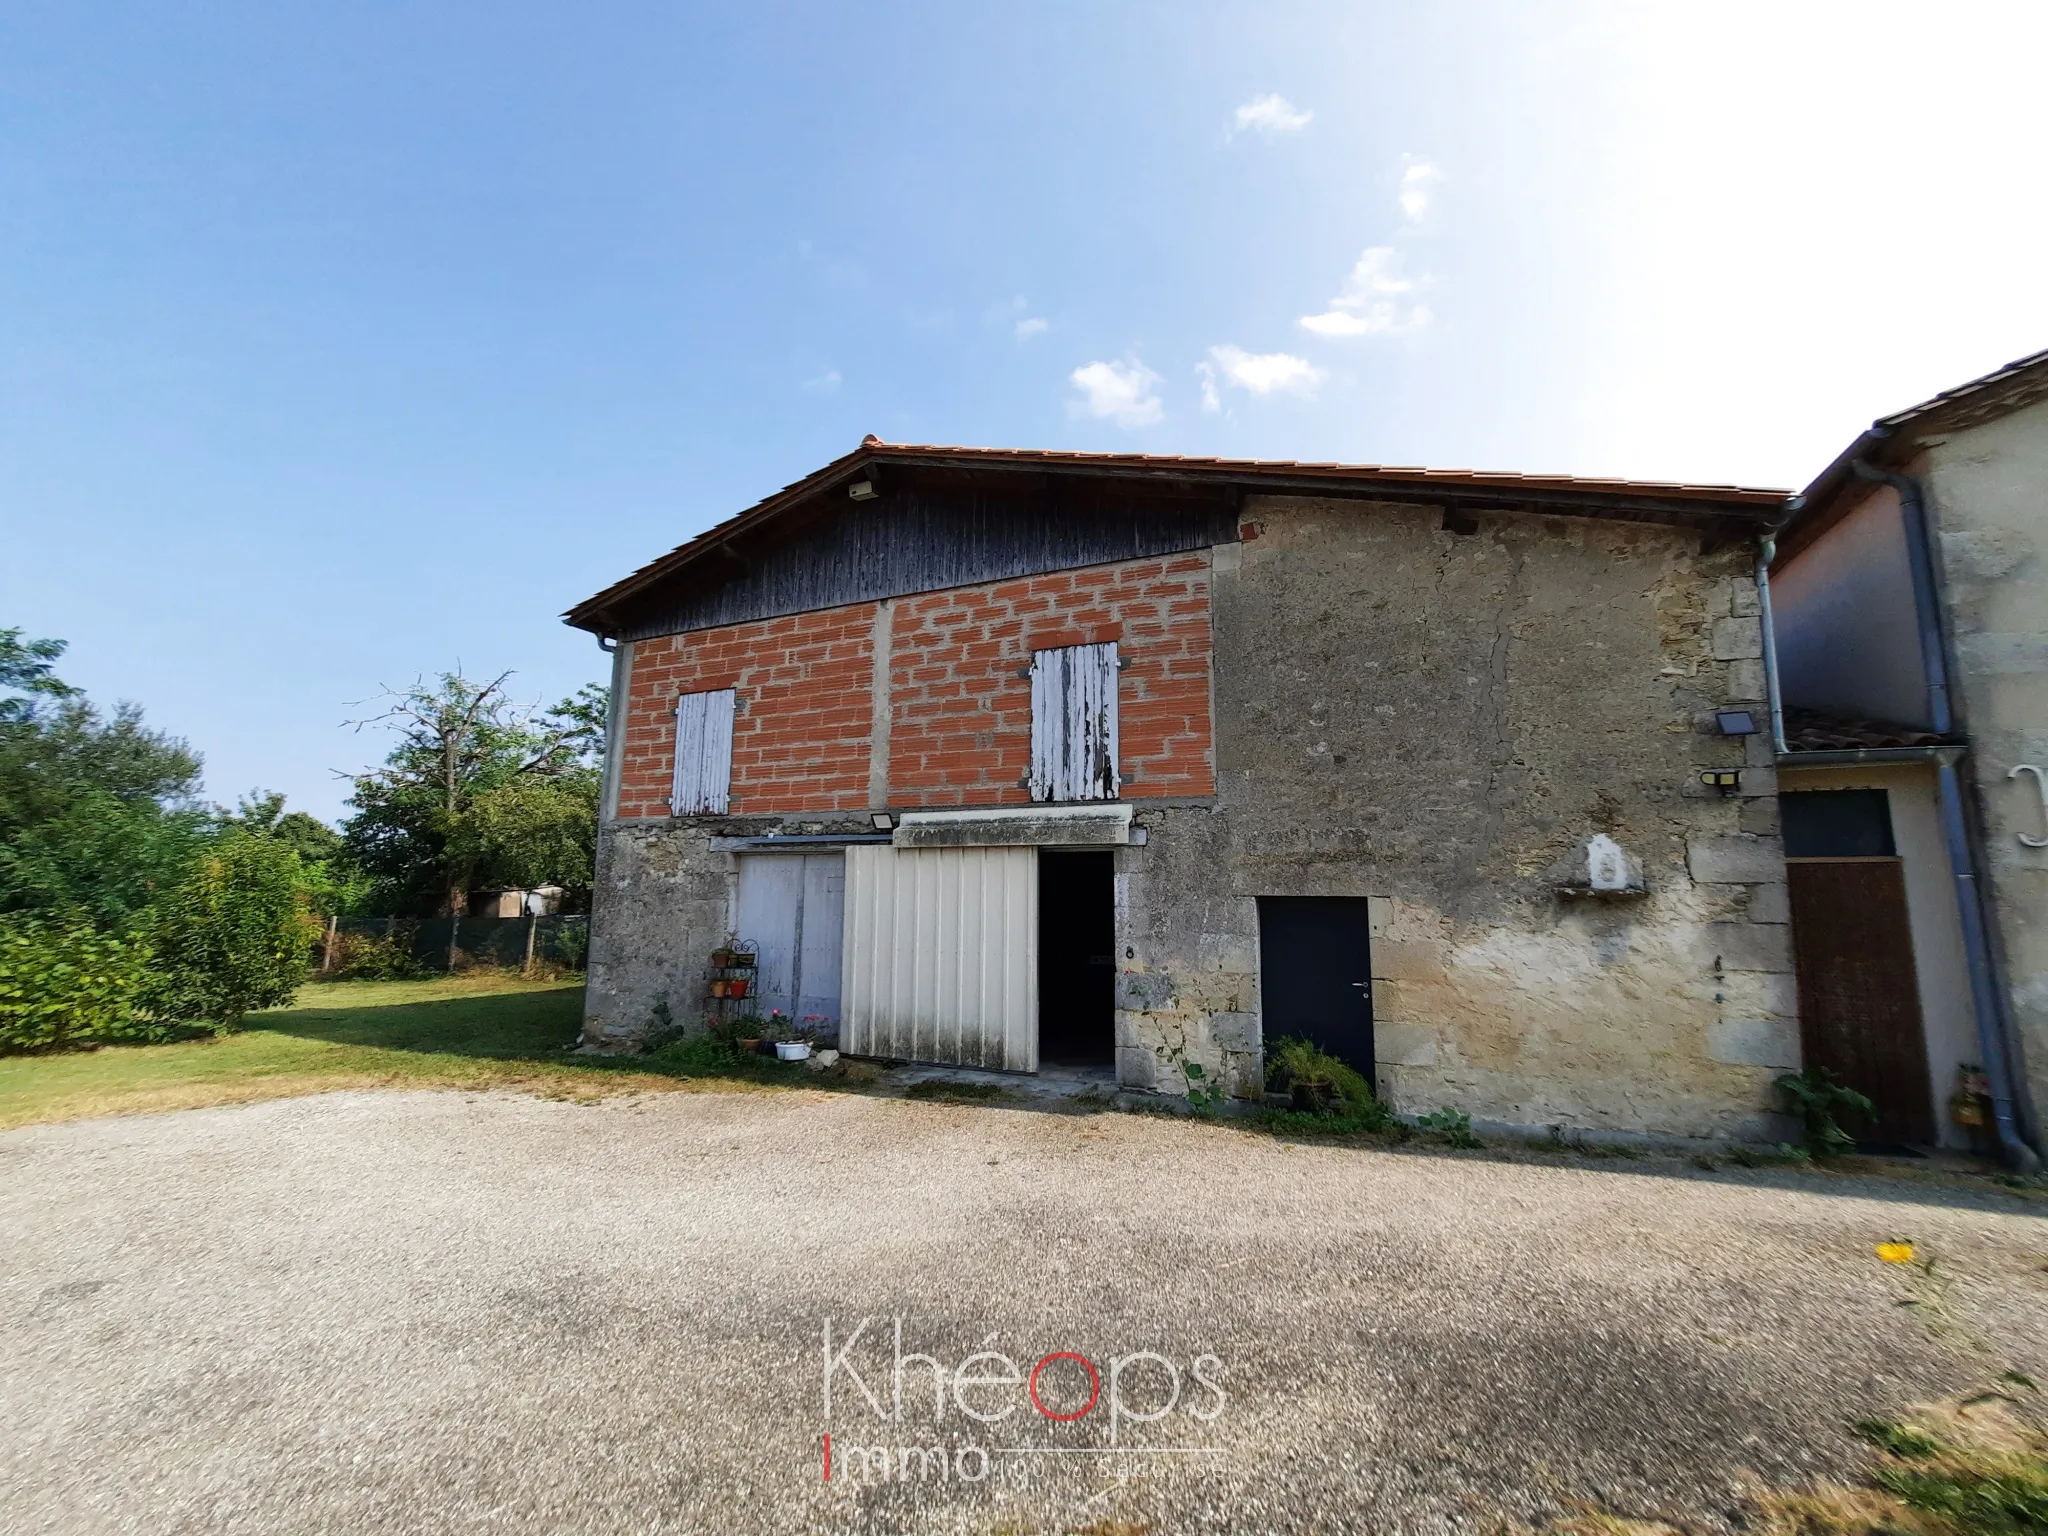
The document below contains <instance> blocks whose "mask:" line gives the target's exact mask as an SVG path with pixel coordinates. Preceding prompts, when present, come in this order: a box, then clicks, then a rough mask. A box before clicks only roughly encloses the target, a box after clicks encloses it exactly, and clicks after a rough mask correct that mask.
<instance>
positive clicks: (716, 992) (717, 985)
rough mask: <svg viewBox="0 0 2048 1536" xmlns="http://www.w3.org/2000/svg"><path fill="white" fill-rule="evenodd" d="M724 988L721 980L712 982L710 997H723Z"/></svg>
mask: <svg viewBox="0 0 2048 1536" xmlns="http://www.w3.org/2000/svg"><path fill="white" fill-rule="evenodd" d="M725 986H726V984H725V982H724V981H723V980H719V981H714V982H712V983H711V995H712V996H713V997H724V996H725V995H726V991H725Z"/></svg>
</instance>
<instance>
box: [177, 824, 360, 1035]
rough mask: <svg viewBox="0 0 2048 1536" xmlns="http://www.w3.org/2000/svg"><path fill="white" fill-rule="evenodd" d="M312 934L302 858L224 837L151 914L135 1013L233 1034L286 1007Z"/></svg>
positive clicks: (246, 837) (240, 835) (248, 839)
mask: <svg viewBox="0 0 2048 1536" xmlns="http://www.w3.org/2000/svg"><path fill="white" fill-rule="evenodd" d="M318 932H319V928H318V925H317V924H315V923H313V922H312V921H311V920H310V918H309V916H308V914H307V911H306V903H305V897H304V894H303V891H302V890H301V882H300V871H299V856H298V855H297V854H295V853H293V852H292V851H291V849H290V848H289V847H287V846H286V845H285V844H284V843H283V842H281V841H280V840H278V839H276V838H270V837H255V836H251V835H250V834H249V833H247V832H242V831H230V832H228V833H226V834H225V835H223V836H222V837H221V838H220V839H219V841H218V842H217V843H215V844H214V846H212V847H211V848H209V849H207V850H206V852H205V853H203V854H201V855H200V856H199V858H198V859H196V860H195V861H194V862H193V864H192V867H191V869H190V870H189V871H188V872H187V873H186V876H185V878H184V879H183V880H181V881H180V882H179V883H178V885H177V886H176V887H175V888H174V889H173V890H171V891H170V892H168V893H167V894H166V895H165V896H164V897H163V898H162V899H161V900H160V901H159V902H158V903H157V905H156V907H155V909H154V910H153V911H152V912H151V914H150V921H149V941H150V946H151V949H152V951H153V961H152V964H151V967H150V974H149V977H148V979H147V980H146V981H145V982H144V983H143V987H142V998H141V1001H142V1006H143V1008H144V1009H145V1011H147V1012H148V1013H149V1014H150V1015H151V1016H152V1017H153V1018H155V1019H156V1020H157V1021H158V1022H160V1023H170V1022H174V1021H175V1022H180V1023H194V1024H211V1025H213V1026H214V1027H215V1028H217V1029H228V1028H232V1027H233V1026H234V1025H236V1024H238V1023H240V1022H241V1018H242V1015H243V1014H245V1013H249V1012H251V1011H252V1010H254V1009H257V1008H274V1007H276V1006H277V1005H278V1004H280V1003H286V1002H290V1001H291V998H292V994H293V993H294V992H296V991H297V990H298V989H299V984H300V983H301V982H303V981H304V980H305V979H306V972H307V970H308V966H309V956H310V954H311V945H312V942H313V939H314V937H315V936H316V935H317V934H318Z"/></svg>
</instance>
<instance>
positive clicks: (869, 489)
mask: <svg viewBox="0 0 2048 1536" xmlns="http://www.w3.org/2000/svg"><path fill="white" fill-rule="evenodd" d="M846 494H847V495H849V496H851V497H852V498H853V499H854V500H855V501H873V500H874V499H875V498H876V497H878V496H880V495H881V494H882V493H881V492H880V491H878V490H876V489H875V482H874V481H873V480H856V481H854V482H853V484H851V485H849V486H848V487H847V488H846Z"/></svg>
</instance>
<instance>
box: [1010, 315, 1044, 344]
mask: <svg viewBox="0 0 2048 1536" xmlns="http://www.w3.org/2000/svg"><path fill="white" fill-rule="evenodd" d="M1050 325H1051V322H1050V321H1048V320H1042V319H1040V318H1039V317H1038V316H1037V315H1026V316H1025V317H1024V318H1023V319H1022V320H1019V321H1018V322H1017V339H1018V340H1019V341H1029V340H1030V339H1031V338H1032V337H1034V336H1043V335H1044V334H1045V333H1046V330H1047V328H1048V327H1049V326H1050Z"/></svg>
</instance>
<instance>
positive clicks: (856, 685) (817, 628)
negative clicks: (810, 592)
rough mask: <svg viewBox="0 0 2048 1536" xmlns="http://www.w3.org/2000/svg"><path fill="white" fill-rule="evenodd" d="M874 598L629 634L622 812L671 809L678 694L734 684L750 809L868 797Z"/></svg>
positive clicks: (736, 774)
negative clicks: (648, 636)
mask: <svg viewBox="0 0 2048 1536" xmlns="http://www.w3.org/2000/svg"><path fill="white" fill-rule="evenodd" d="M874 624H875V605H874V604H873V603H858V604H856V605H854V606H853V607H850V608H828V609H826V610H824V611H823V612H820V613H799V614H793V615H791V616H789V617H787V618H780V619H761V620H759V621H757V622H755V623H751V624H732V625H728V626H726V627H725V628H723V629H701V630H693V631H692V632H690V633H689V634H684V635H664V636H662V637H661V638H660V639H656V640H639V641H635V642H634V644H633V657H632V676H631V680H630V682H629V684H628V686H627V698H628V701H629V703H628V707H627V714H626V741H625V754H624V760H623V761H622V762H621V764H620V768H619V811H618V813H619V815H620V816H623V817H644V816H666V815H668V813H669V811H668V793H669V789H670V786H671V784H672V782H673V780H674V777H675V747H676V722H675V707H676V695H677V694H679V693H700V692H704V691H706V690H709V689H713V688H731V689H734V690H736V691H737V692H738V695H739V700H738V703H739V712H738V714H737V715H735V716H734V717H733V723H732V800H731V808H732V810H733V812H734V813H735V814H745V813H748V812H796V811H857V810H860V809H862V808H863V807H864V806H866V804H867V803H868V721H869V707H868V691H869V684H870V682H871V681H872V679H873V676H874V659H873V658H874Z"/></svg>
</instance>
